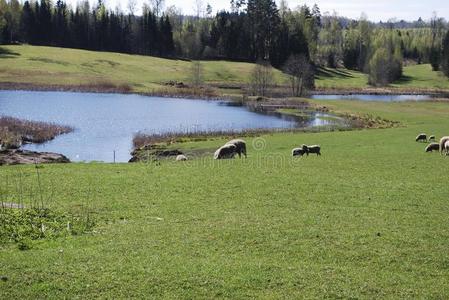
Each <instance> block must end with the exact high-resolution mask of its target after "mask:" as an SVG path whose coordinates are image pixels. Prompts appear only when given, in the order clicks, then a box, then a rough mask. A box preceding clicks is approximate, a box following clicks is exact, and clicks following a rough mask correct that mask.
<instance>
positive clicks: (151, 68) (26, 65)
mask: <svg viewBox="0 0 449 300" xmlns="http://www.w3.org/2000/svg"><path fill="white" fill-rule="evenodd" d="M3 48H4V49H6V50H8V51H9V52H11V53H12V54H10V55H5V54H0V83H1V82H20V83H32V84H37V85H48V84H58V85H69V86H70V85H85V84H95V83H103V82H108V83H113V84H116V85H120V84H129V85H131V86H132V89H133V91H136V92H152V91H153V90H154V89H158V88H161V85H160V84H161V83H163V82H167V81H169V80H178V81H184V82H186V81H188V77H189V71H190V63H189V62H186V61H181V60H167V59H161V58H155V57H147V56H138V55H126V54H118V53H107V52H93V51H84V50H74V49H62V48H53V47H36V46H4V47H3ZM252 67H253V65H252V64H249V63H237V62H226V61H208V62H204V69H205V74H204V77H205V80H206V82H207V83H220V84H224V85H231V86H232V85H242V84H243V83H245V82H247V80H248V77H249V74H250V72H251V70H252ZM404 75H405V76H404V78H403V79H402V80H401V81H399V82H397V83H395V84H393V85H392V87H397V88H406V89H446V90H449V79H447V78H445V77H444V76H443V75H441V73H438V72H432V71H431V68H430V66H429V65H418V66H409V67H406V68H404ZM275 76H276V78H277V80H278V82H283V81H284V79H283V75H282V74H281V72H279V71H276V72H275ZM316 85H317V87H318V88H326V89H329V88H333V89H334V88H336V89H363V88H368V87H369V86H368V85H367V76H366V74H362V73H360V72H356V71H349V70H346V69H336V70H331V69H325V70H324V72H321V73H320V74H319V76H318V78H317V81H316ZM222 92H224V93H229V92H231V93H233V92H238V91H236V90H231V91H229V90H228V91H227V90H225V89H223V90H222Z"/></svg>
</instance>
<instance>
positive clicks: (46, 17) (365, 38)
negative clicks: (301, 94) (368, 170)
mask: <svg viewBox="0 0 449 300" xmlns="http://www.w3.org/2000/svg"><path fill="white" fill-rule="evenodd" d="M150 1H151V2H150V3H149V4H145V5H144V6H143V8H142V10H141V13H139V14H136V13H135V11H136V7H135V1H134V0H129V4H128V8H127V12H126V13H125V12H124V11H123V10H121V9H118V8H116V9H114V10H112V9H110V8H107V7H106V6H105V4H104V2H103V0H98V2H97V3H96V4H95V5H93V6H91V5H90V4H89V2H88V1H87V0H83V1H81V2H79V3H78V5H77V6H76V7H71V6H68V5H67V4H66V3H65V2H64V1H63V0H57V1H56V2H55V3H54V2H51V1H49V0H36V1H24V2H23V3H22V2H19V1H18V0H0V44H1V43H4V44H5V43H28V44H32V45H49V46H59V47H71V48H80V49H89V50H98V51H114V52H124V53H135V54H143V55H155V56H162V57H182V58H188V59H195V60H198V59H227V60H238V61H249V62H257V61H259V62H260V61H263V62H265V63H269V64H271V65H272V66H274V67H278V68H283V69H284V70H285V69H286V68H285V63H286V62H287V61H288V60H289V58H291V57H305V58H306V59H307V60H308V61H309V63H311V65H313V66H315V67H314V68H315V69H317V68H319V67H330V68H335V67H346V68H349V69H354V70H359V71H362V72H365V73H368V74H369V80H370V83H371V84H373V85H385V84H388V83H390V82H392V81H394V80H396V79H398V78H399V77H400V76H401V75H402V66H403V65H404V64H408V63H430V64H431V65H432V67H433V69H434V70H440V69H441V71H443V72H444V73H445V74H447V75H448V76H449V58H448V53H449V45H448V43H449V37H448V33H447V32H448V24H447V22H446V21H445V20H444V19H443V18H438V17H437V16H436V14H435V15H433V16H432V18H431V19H430V20H429V21H427V22H426V21H423V20H422V19H419V20H417V21H415V22H405V21H399V22H397V21H390V22H386V23H382V22H380V23H373V22H370V21H368V19H367V17H366V16H364V15H362V16H361V18H360V19H359V20H351V19H348V18H343V17H339V16H338V15H337V14H336V13H334V14H328V13H324V14H322V13H321V12H320V9H319V7H318V6H317V5H314V6H313V7H312V8H310V7H308V6H306V5H303V6H299V7H297V8H294V9H291V8H289V7H288V5H287V3H286V1H285V0H282V1H280V3H279V6H278V5H276V2H275V1H274V0H231V3H230V4H231V10H229V11H220V12H218V13H217V14H216V15H215V16H213V15H212V7H211V6H210V5H208V4H207V5H203V2H202V1H199V0H197V1H196V2H195V3H196V14H195V15H194V16H185V15H183V14H182V13H181V12H180V11H179V10H178V9H177V8H176V7H174V6H171V7H168V8H166V9H164V1H163V0H150ZM290 61H291V60H290Z"/></svg>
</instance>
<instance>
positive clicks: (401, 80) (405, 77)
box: [394, 75, 413, 84]
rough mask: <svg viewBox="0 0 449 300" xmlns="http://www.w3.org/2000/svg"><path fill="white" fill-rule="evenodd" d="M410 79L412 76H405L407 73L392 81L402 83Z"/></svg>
mask: <svg viewBox="0 0 449 300" xmlns="http://www.w3.org/2000/svg"><path fill="white" fill-rule="evenodd" d="M412 80H413V77H411V76H407V75H402V76H401V78H399V79H398V80H396V81H395V82H394V83H396V84H404V83H408V82H411V81H412Z"/></svg>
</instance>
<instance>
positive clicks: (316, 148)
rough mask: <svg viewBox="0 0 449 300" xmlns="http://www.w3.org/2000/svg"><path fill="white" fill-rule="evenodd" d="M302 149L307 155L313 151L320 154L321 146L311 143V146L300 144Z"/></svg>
mask: <svg viewBox="0 0 449 300" xmlns="http://www.w3.org/2000/svg"><path fill="white" fill-rule="evenodd" d="M302 148H303V150H305V151H306V153H307V156H309V153H315V154H316V155H317V156H318V155H321V146H320V145H312V146H307V145H302Z"/></svg>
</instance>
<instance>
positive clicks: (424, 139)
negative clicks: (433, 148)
mask: <svg viewBox="0 0 449 300" xmlns="http://www.w3.org/2000/svg"><path fill="white" fill-rule="evenodd" d="M415 141H417V142H425V143H427V135H426V134H425V133H420V134H418V136H417V137H416V139H415Z"/></svg>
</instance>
